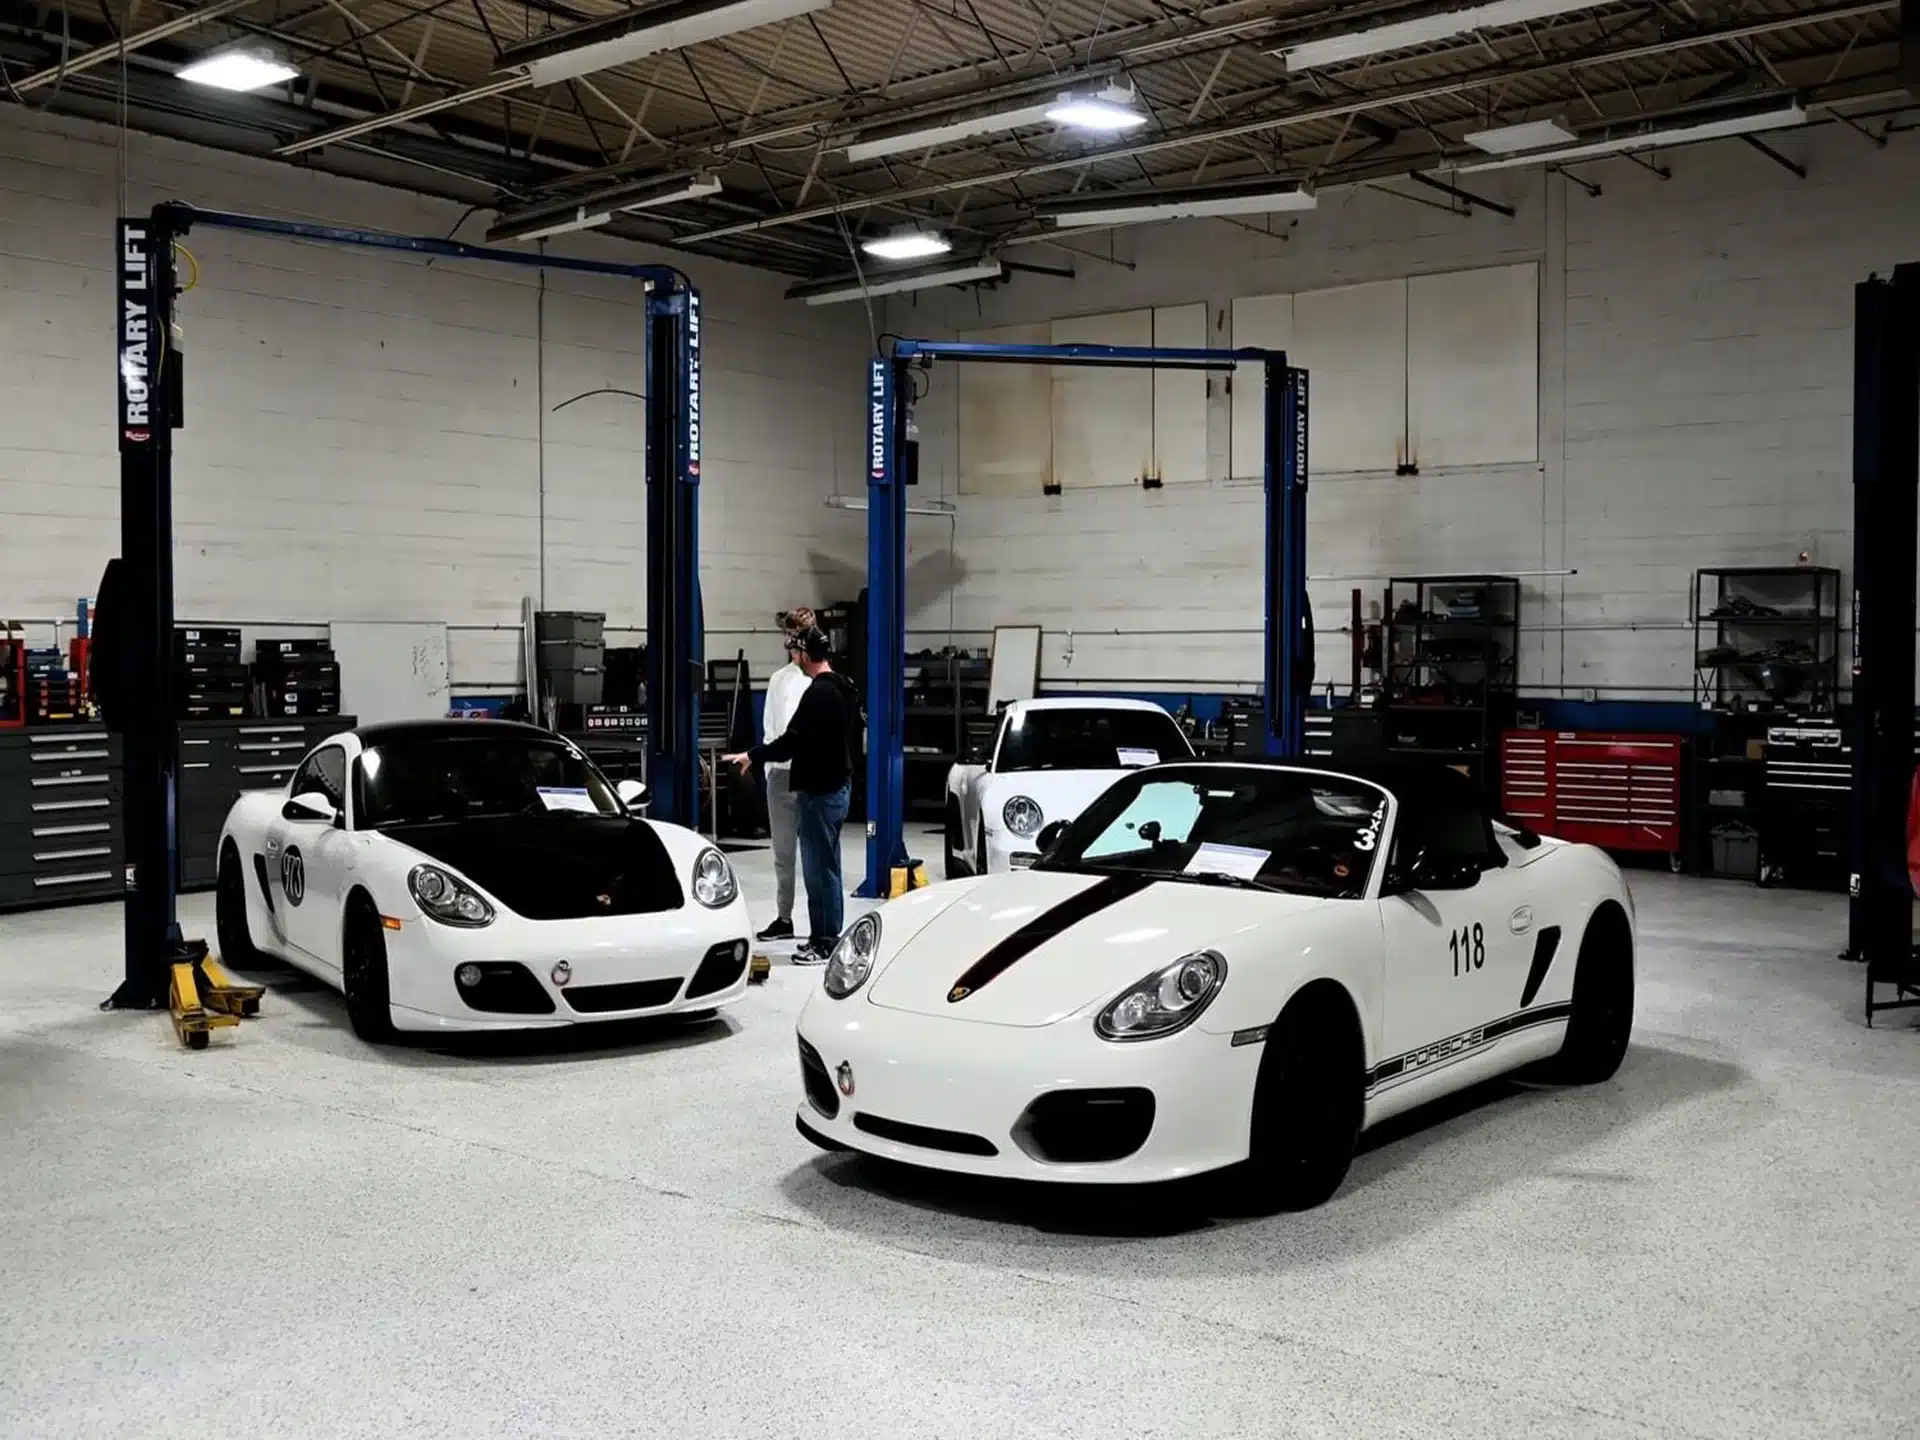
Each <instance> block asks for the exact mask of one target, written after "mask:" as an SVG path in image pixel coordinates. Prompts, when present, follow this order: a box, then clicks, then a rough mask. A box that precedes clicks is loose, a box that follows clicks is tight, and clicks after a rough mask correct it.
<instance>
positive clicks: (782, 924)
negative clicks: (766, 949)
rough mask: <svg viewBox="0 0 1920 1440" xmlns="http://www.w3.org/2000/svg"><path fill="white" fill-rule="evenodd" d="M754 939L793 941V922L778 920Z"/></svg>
mask: <svg viewBox="0 0 1920 1440" xmlns="http://www.w3.org/2000/svg"><path fill="white" fill-rule="evenodd" d="M753 938H754V939H756V940H791V939H792V938H793V922H792V921H791V920H776V921H774V922H773V923H772V924H771V925H769V926H767V928H766V929H764V930H762V931H761V932H760V933H759V934H758V935H756V936H754V937H753Z"/></svg>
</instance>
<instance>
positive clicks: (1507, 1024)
mask: <svg viewBox="0 0 1920 1440" xmlns="http://www.w3.org/2000/svg"><path fill="white" fill-rule="evenodd" d="M1571 1014H1573V1005H1572V1002H1570V1001H1569V1002H1566V1003H1563V1004H1559V1005H1542V1006H1540V1007H1538V1008H1537V1009H1533V1010H1519V1011H1516V1012H1515V1013H1513V1014H1511V1015H1503V1016H1501V1017H1500V1018H1499V1019H1498V1020H1489V1021H1488V1022H1487V1023H1486V1024H1485V1025H1476V1026H1474V1027H1473V1028H1472V1029H1471V1030H1462V1031H1461V1032H1460V1033H1459V1034H1457V1035H1449V1036H1447V1037H1446V1038H1445V1039H1443V1040H1435V1041H1433V1042H1432V1043H1430V1044H1427V1045H1422V1046H1421V1047H1420V1048H1419V1049H1418V1050H1409V1051H1407V1053H1406V1054H1404V1055H1395V1056H1394V1057H1392V1058H1391V1059H1389V1060H1382V1061H1381V1062H1380V1063H1379V1064H1378V1065H1376V1066H1374V1067H1373V1069H1372V1070H1370V1071H1368V1072H1367V1094H1369V1095H1377V1094H1379V1093H1380V1092H1381V1091H1382V1090H1390V1089H1392V1088H1393V1087H1394V1086H1396V1085H1398V1084H1400V1083H1401V1082H1402V1081H1404V1080H1408V1079H1411V1078H1412V1077H1413V1076H1414V1075H1417V1074H1419V1073H1420V1072H1421V1071H1423V1070H1435V1069H1438V1068H1440V1067H1442V1066H1446V1065H1451V1064H1452V1063H1453V1062H1454V1061H1456V1060H1460V1059H1464V1058H1465V1057H1466V1056H1468V1055H1472V1054H1476V1053H1478V1052H1479V1051H1481V1050H1484V1049H1485V1048H1486V1047H1487V1046H1489V1045H1491V1044H1492V1043H1493V1042H1494V1041H1496V1040H1498V1039H1500V1038H1501V1036H1503V1035H1511V1034H1512V1033H1513V1032H1514V1031H1516V1030H1527V1029H1530V1028H1532V1027H1533V1026H1535V1025H1549V1024H1552V1023H1553V1022H1554V1021H1556V1020H1565V1019H1566V1018H1567V1017H1568V1016H1569V1015H1571Z"/></svg>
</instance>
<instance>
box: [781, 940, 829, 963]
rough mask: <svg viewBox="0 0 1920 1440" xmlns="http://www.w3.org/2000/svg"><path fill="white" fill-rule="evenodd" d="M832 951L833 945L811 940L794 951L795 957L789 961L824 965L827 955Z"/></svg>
mask: <svg viewBox="0 0 1920 1440" xmlns="http://www.w3.org/2000/svg"><path fill="white" fill-rule="evenodd" d="M832 953H833V947H832V946H831V945H816V944H814V942H813V941H811V940H809V941H808V942H807V943H806V944H804V945H802V946H801V947H800V948H799V949H798V950H795V951H794V952H793V959H792V960H790V961H789V962H788V963H789V964H791V965H824V964H826V963H827V957H828V956H829V955H831V954H832Z"/></svg>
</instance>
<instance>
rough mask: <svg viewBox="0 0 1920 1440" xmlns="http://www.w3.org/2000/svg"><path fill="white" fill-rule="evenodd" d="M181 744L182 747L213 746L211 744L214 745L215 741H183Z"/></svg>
mask: <svg viewBox="0 0 1920 1440" xmlns="http://www.w3.org/2000/svg"><path fill="white" fill-rule="evenodd" d="M180 743H181V744H182V745H211V744H213V741H211V740H182V741H181V742H180Z"/></svg>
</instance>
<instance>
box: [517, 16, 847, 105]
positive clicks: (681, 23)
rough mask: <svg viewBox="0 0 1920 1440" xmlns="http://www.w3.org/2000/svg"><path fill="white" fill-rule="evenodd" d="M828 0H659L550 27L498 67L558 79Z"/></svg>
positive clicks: (542, 81)
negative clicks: (559, 27) (599, 17)
mask: <svg viewBox="0 0 1920 1440" xmlns="http://www.w3.org/2000/svg"><path fill="white" fill-rule="evenodd" d="M831 3H832V0H661V3H659V4H653V5H643V6H641V7H639V8H638V9H634V10H629V11H626V12H624V13H622V14H619V15H612V16H609V17H607V18H606V19H604V20H593V21H589V22H588V23H586V24H584V25H573V26H569V27H568V28H566V29H564V30H556V31H552V32H550V33H549V34H546V35H541V36H539V37H537V38H536V39H533V40H527V41H523V42H522V43H520V44H518V45H509V46H508V47H507V48H506V49H505V50H503V51H501V52H500V58H499V59H498V60H497V61H496V62H495V64H494V67H493V68H494V70H495V71H496V72H499V71H504V70H518V71H520V72H521V73H522V74H524V75H525V76H526V77H527V78H528V79H529V80H531V81H532V82H533V83H534V84H535V85H557V84H559V83H560V82H561V81H562V80H577V79H579V78H580V77H581V76H582V75H591V74H593V73H594V72H595V71H597V70H606V69H609V68H611V67H612V66H615V65H625V64H627V63H628V62H629V61H633V60H639V59H641V58H643V57H645V56H648V55H654V54H657V53H659V52H660V51H662V50H684V49H685V48H686V47H687V46H689V45H698V44H699V43H700V42H701V41H703V40H717V39H719V38H720V37H721V36H723V35H737V34H738V33H739V32H741V31H742V30H754V29H758V28H759V27H760V26H762V25H774V24H777V23H779V22H780V21H782V20H791V19H793V18H794V17H795V16H798V15H807V14H811V13H812V12H813V11H815V10H824V9H826V8H827V6H828V5H829V4H831Z"/></svg>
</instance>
